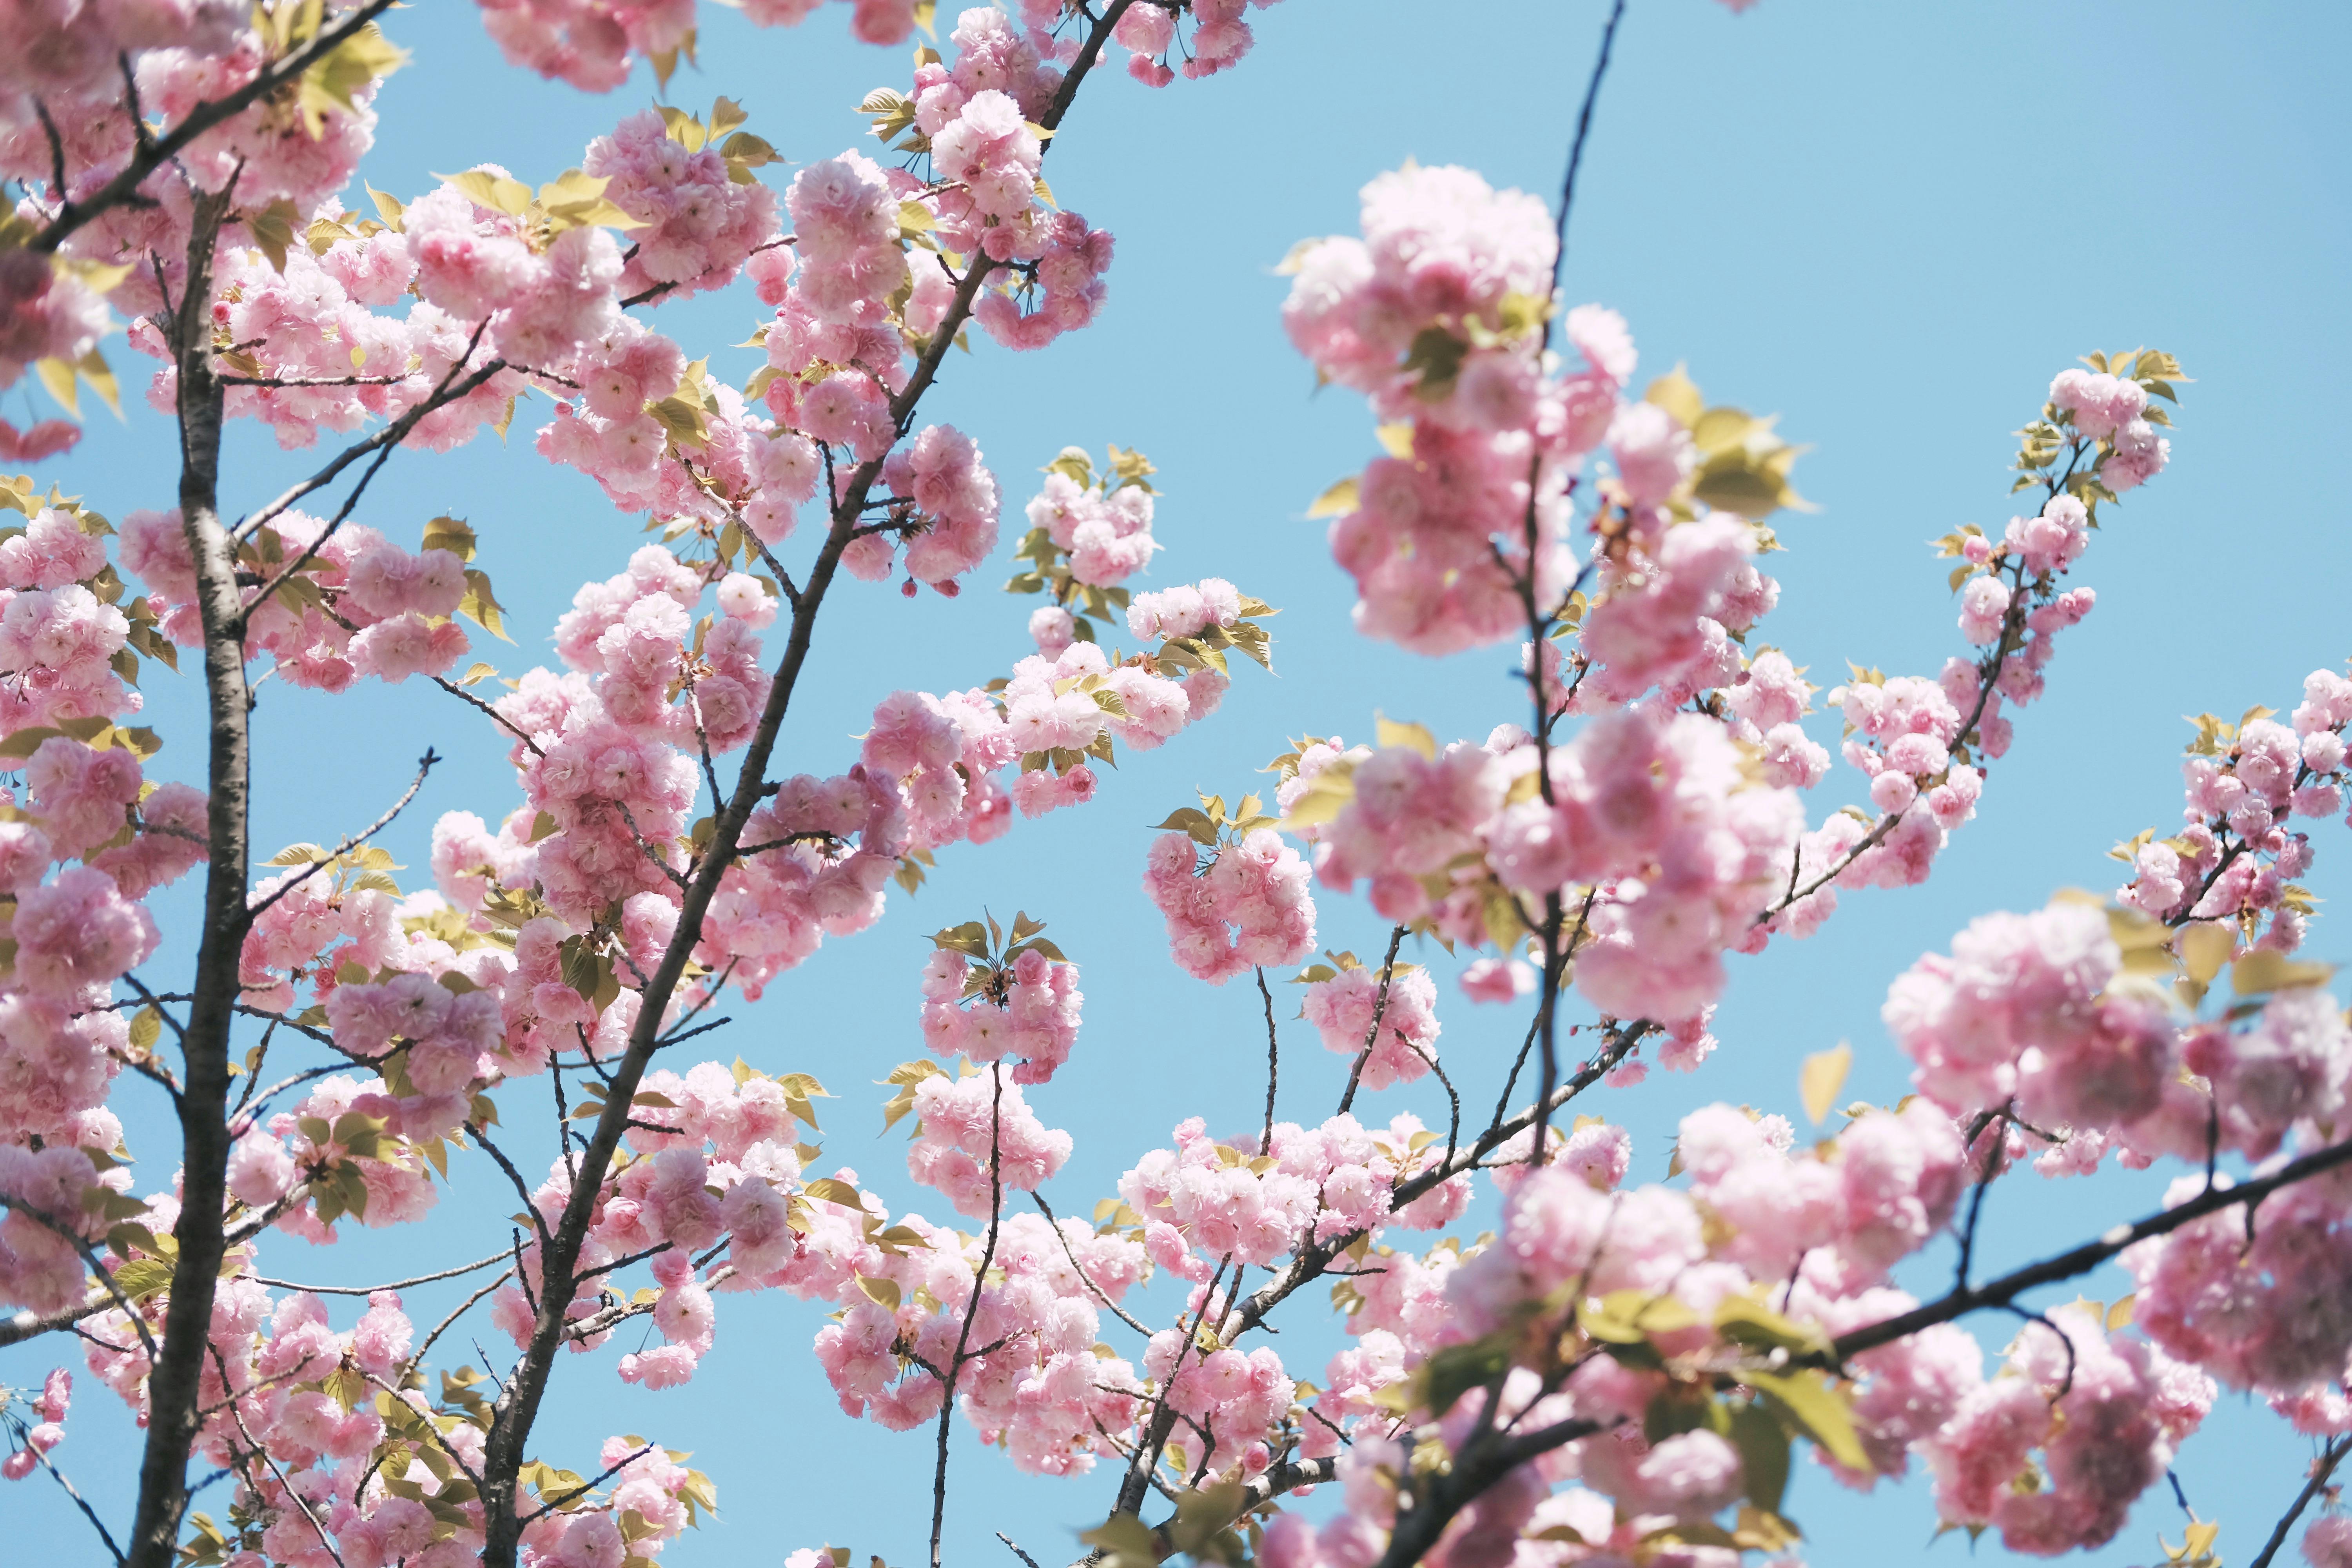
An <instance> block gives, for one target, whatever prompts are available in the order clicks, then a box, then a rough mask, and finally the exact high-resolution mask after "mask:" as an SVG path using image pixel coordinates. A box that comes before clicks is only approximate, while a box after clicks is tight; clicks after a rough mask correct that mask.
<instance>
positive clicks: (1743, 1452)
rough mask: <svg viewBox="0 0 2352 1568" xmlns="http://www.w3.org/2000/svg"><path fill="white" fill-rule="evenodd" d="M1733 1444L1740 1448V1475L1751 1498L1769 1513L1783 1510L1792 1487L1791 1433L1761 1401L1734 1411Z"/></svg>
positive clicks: (1732, 1422) (1732, 1423) (1732, 1421)
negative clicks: (1782, 1499) (1785, 1495)
mask: <svg viewBox="0 0 2352 1568" xmlns="http://www.w3.org/2000/svg"><path fill="white" fill-rule="evenodd" d="M1730 1437H1731V1446H1732V1447H1735V1448H1737V1449H1738V1450H1739V1468H1740V1476H1741V1479H1742V1481H1743V1483H1744V1484H1745V1486H1746V1489H1747V1493H1748V1501H1750V1502H1752V1503H1754V1504H1755V1505H1756V1506H1757V1507H1758V1508H1760V1509H1762V1510H1764V1511H1765V1512H1766V1513H1770V1514H1777V1513H1779V1512H1780V1496H1781V1494H1782V1493H1783V1492H1785V1491H1786V1490H1787V1489H1788V1487H1789V1433H1788V1430H1787V1428H1785V1427H1783V1426H1781V1425H1780V1422H1778V1421H1776V1420H1774V1419H1773V1418H1772V1413H1771V1412H1770V1411H1769V1410H1767V1409H1766V1408H1765V1407H1764V1406H1763V1405H1762V1404H1761V1403H1760V1402H1756V1401H1751V1402H1749V1403H1748V1404H1746V1405H1741V1406H1739V1407H1738V1409H1736V1410H1734V1411H1733V1412H1732V1413H1731V1432H1730Z"/></svg>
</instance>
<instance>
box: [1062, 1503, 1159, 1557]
mask: <svg viewBox="0 0 2352 1568" xmlns="http://www.w3.org/2000/svg"><path fill="white" fill-rule="evenodd" d="M1078 1539H1079V1540H1080V1541H1081V1542H1085V1543H1086V1544H1087V1545H1088V1546H1097V1547H1100V1548H1101V1549H1102V1557H1101V1559H1100V1561H1099V1563H1097V1568H1160V1552H1159V1549H1158V1546H1157V1543H1156V1542H1154V1541H1153V1539H1152V1535H1151V1527H1150V1526H1149V1525H1147V1524H1145V1523H1144V1522H1143V1521H1141V1520H1140V1519H1138V1518H1137V1517H1136V1516H1135V1515H1133V1514H1131V1513H1115V1514H1112V1515H1111V1516H1110V1517H1109V1518H1108V1519H1107V1520H1105V1521H1103V1522H1102V1524H1101V1526H1100V1528H1098V1529H1095V1530H1089V1531H1086V1532H1085V1533H1084V1534H1082V1535H1080V1536H1079V1537H1078Z"/></svg>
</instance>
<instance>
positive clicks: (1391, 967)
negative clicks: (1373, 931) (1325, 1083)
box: [1266, 926, 1405, 1116]
mask: <svg viewBox="0 0 2352 1568" xmlns="http://www.w3.org/2000/svg"><path fill="white" fill-rule="evenodd" d="M1404 931H1405V928H1404V927H1402V926H1398V927H1396V928H1395V929H1394V930H1392V931H1390V932H1389V954H1388V956H1387V957H1386V958H1383V959H1382V960H1381V984H1380V988H1379V989H1378V990H1377V991H1375V992H1374V993H1373V994H1372V1026H1371V1027H1370V1028H1369V1029H1366V1030H1365V1031H1364V1048H1363V1049H1362V1050H1361V1051H1360V1052H1358V1053H1357V1056H1356V1065H1355V1066H1354V1067H1353V1068H1349V1072H1348V1087H1347V1089H1346V1090H1345V1091H1343V1092H1342V1093H1341V1094H1340V1096H1339V1114H1340V1115H1342V1116H1345V1115H1346V1114H1347V1113H1348V1110H1349V1107H1351V1106H1353V1105H1354V1104H1355V1103H1356V1086H1357V1085H1358V1084H1359V1083H1361V1082H1362V1081H1363V1078H1364V1064H1365V1063H1366V1062H1368V1061H1370V1060H1371V1059H1372V1047H1373V1045H1374V1044H1375V1043H1376V1042H1378V1041H1379V1039H1380V1037H1381V1018H1382V1017H1384V1016H1386V1015H1387V1013H1388V1010H1389V985H1390V984H1391V982H1392V981H1394V980H1395V978H1396V955H1397V949H1398V948H1399V947H1401V946H1402V945H1403V943H1404ZM1266 1005H1267V1007H1268V1009H1269V1010H1271V1009H1272V1007H1273V1002H1272V1001H1271V999H1269V1000H1268V1002H1267V1004H1266Z"/></svg>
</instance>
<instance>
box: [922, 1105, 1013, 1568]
mask: <svg viewBox="0 0 2352 1568" xmlns="http://www.w3.org/2000/svg"><path fill="white" fill-rule="evenodd" d="M989 1071H990V1073H991V1074H992V1075H993V1077H994V1079H995V1089H994V1092H993V1095H992V1098H991V1100H990V1103H989V1110H988V1241H987V1244H986V1245H985V1246H983V1247H982V1248H981V1253H980V1267H979V1268H977V1269H975V1270H974V1271H973V1273H972V1277H971V1304H970V1305H968V1306H967V1307H965V1309H964V1313H963V1326H962V1327H961V1328H960V1329H958V1330H957V1331H956V1343H955V1354H954V1355H953V1356H952V1357H951V1358H950V1360H949V1362H948V1374H947V1377H946V1378H945V1379H944V1380H943V1381H944V1383H945V1384H946V1386H945V1387H944V1388H943V1389H942V1390H941V1391H940V1437H939V1463H938V1466H937V1468H935V1469H934V1470H933V1472H932V1476H931V1568H940V1531H941V1530H942V1529H943V1528H944V1527H945V1525H946V1522H947V1516H948V1426H949V1423H950V1420H952V1419H953V1417H954V1415H955V1390H956V1380H957V1379H958V1378H960V1377H961V1376H962V1375H963V1363H964V1361H965V1359H966V1358H965V1354H964V1351H965V1347H966V1346H968V1345H970V1344H971V1324H972V1320H973V1319H975V1318H977V1317H979V1316H980V1293H981V1291H982V1289H984V1288H985V1287H986V1286H987V1283H988V1270H989V1267H990V1265H992V1263H994V1262H995V1261H996V1233H997V1227H998V1226H999V1225H1000V1224H1001V1223H1002V1221H1003V1217H1004V1156H1003V1131H1004V1064H1003V1062H991V1063H990V1064H989Z"/></svg>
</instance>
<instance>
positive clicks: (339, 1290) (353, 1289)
mask: <svg viewBox="0 0 2352 1568" xmlns="http://www.w3.org/2000/svg"><path fill="white" fill-rule="evenodd" d="M506 1259H507V1253H506V1248H504V1247H500V1248H499V1250H498V1251H496V1252H493V1253H491V1254H490V1255H489V1256H488V1258H483V1259H482V1260H481V1261H480V1262H478V1263H468V1264H466V1265H464V1266H463V1267H461V1268H444V1269H442V1270H441V1271H440V1272H439V1273H437V1274H419V1275H417V1276H416V1277H415V1279H393V1280H388V1281H386V1282H385V1283H383V1284H382V1285H297V1284H295V1283H293V1282H292V1281H291V1280H288V1279H263V1278H262V1277H261V1276H260V1275H258V1274H257V1275H254V1276H253V1277H252V1278H253V1281H254V1283H255V1284H257V1285H267V1286H268V1287H269V1288H270V1289H274V1290H302V1291H307V1292H308V1293H310V1295H313V1296H373V1295H374V1294H375V1293H376V1292H377V1291H378V1290H406V1289H410V1288H411V1287H413V1286H417V1285H430V1284H431V1283H433V1281H435V1280H436V1279H456V1278H457V1276H458V1275H460V1274H471V1273H472V1272H474V1270H476V1269H477V1268H488V1267H489V1266H490V1265H491V1264H493V1263H503V1262H505V1261H506Z"/></svg>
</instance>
